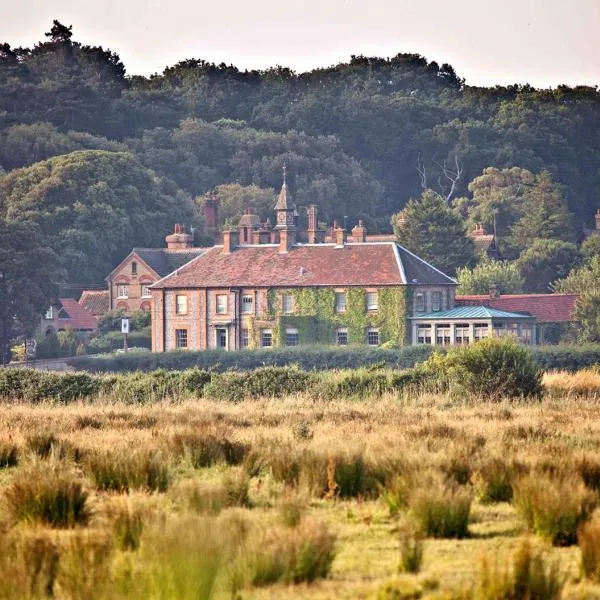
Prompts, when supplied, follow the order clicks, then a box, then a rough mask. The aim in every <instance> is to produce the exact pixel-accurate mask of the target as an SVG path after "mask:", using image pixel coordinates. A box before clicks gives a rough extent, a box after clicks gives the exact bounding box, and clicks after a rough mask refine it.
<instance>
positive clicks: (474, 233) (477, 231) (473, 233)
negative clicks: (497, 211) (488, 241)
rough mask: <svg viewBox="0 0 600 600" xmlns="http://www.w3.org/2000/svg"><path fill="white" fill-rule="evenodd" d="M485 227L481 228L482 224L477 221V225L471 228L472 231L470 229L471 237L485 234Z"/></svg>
mask: <svg viewBox="0 0 600 600" xmlns="http://www.w3.org/2000/svg"><path fill="white" fill-rule="evenodd" d="M485 234H486V233H485V229H484V228H483V225H481V224H479V223H477V225H475V227H474V228H473V231H471V237H480V236H482V235H485Z"/></svg>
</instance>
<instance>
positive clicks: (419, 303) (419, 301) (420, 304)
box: [415, 292, 425, 312]
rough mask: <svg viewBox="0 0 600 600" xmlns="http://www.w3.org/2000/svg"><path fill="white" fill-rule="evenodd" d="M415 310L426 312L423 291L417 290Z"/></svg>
mask: <svg viewBox="0 0 600 600" xmlns="http://www.w3.org/2000/svg"><path fill="white" fill-rule="evenodd" d="M415 311H416V312H425V294H424V293H423V292H417V296H416V299H415Z"/></svg>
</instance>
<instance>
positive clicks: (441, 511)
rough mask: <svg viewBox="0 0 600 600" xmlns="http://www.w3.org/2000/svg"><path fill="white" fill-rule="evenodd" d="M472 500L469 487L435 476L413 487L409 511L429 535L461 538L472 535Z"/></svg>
mask: <svg viewBox="0 0 600 600" xmlns="http://www.w3.org/2000/svg"><path fill="white" fill-rule="evenodd" d="M472 501H473V495H472V493H471V491H470V490H468V489H466V488H464V487H462V486H458V485H456V484H450V483H442V482H440V481H435V480H433V479H432V480H431V481H430V483H429V485H423V486H422V487H419V488H416V489H415V490H414V491H413V493H412V494H411V498H410V512H411V514H412V516H413V518H414V519H415V521H416V523H417V524H418V525H419V526H420V528H421V530H422V531H423V532H424V533H425V534H426V535H427V536H428V537H434V538H457V539H461V538H465V537H467V536H468V535H469V514H470V512H471V502H472Z"/></svg>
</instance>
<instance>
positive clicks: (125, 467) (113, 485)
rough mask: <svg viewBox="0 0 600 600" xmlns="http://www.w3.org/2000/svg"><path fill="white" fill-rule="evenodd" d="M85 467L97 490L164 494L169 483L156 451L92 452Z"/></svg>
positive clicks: (165, 466)
mask: <svg viewBox="0 0 600 600" xmlns="http://www.w3.org/2000/svg"><path fill="white" fill-rule="evenodd" d="M87 464H88V468H89V471H90V472H91V474H92V477H93V478H94V481H95V483H96V487H97V488H98V489H99V490H104V491H107V490H110V491H115V492H124V491H129V490H130V489H141V490H148V491H157V492H165V491H166V490H167V489H168V487H169V484H170V483H171V471H170V467H169V464H168V461H167V460H166V459H165V458H164V456H163V455H162V454H161V453H160V452H147V451H138V452H134V453H132V454H123V453H117V452H96V453H94V454H92V455H91V456H90V457H89V459H88V461H87Z"/></svg>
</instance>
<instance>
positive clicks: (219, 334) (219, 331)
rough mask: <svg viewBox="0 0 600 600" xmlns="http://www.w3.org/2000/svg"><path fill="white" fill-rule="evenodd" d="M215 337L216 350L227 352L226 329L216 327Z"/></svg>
mask: <svg viewBox="0 0 600 600" xmlns="http://www.w3.org/2000/svg"><path fill="white" fill-rule="evenodd" d="M215 337H216V345H217V348H223V349H225V350H227V329H225V328H224V327H217V328H216V329H215Z"/></svg>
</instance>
